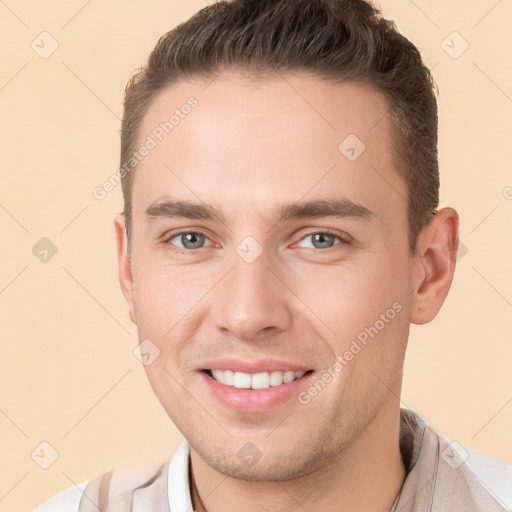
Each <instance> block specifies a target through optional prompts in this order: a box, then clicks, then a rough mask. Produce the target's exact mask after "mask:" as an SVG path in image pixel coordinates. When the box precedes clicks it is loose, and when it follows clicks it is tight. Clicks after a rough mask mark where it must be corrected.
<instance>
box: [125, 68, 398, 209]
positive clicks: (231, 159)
mask: <svg viewBox="0 0 512 512" xmlns="http://www.w3.org/2000/svg"><path fill="white" fill-rule="evenodd" d="M190 105H193V107H190ZM387 113H388V106H387V102H386V100H385V98H384V96H383V95H382V94H381V93H379V92H378V91H376V90H374V89H373V88H371V87H370V86H368V85H366V84H363V83H338V84H333V83H329V82H326V81H324V80H321V79H319V78H316V77H312V76H308V75H304V74H303V75H275V76H274V77H272V78H267V79H265V80H251V79H250V78H247V77H242V76H241V75H238V74H236V73H235V72H226V73H223V74H221V75H220V76H218V77H217V78H215V79H212V78H209V79H201V80H193V81H192V80H186V81H185V80H183V81H179V82H176V83H174V84H172V85H171V86H169V87H167V88H165V89H164V90H162V91H161V92H160V93H159V94H158V95H157V96H156V97H155V99H154V100H153V102H152V104H151V105H150V107H149V108H148V111H147V112H146V114H145V116H144V118H143V121H142V123H141V127H140V131H139V144H140V145H142V144H144V142H145V141H148V140H149V139H151V140H152V141H153V143H154V147H153V148H152V149H151V151H150V152H149V154H148V155H147V156H146V157H145V158H144V159H142V160H141V161H140V163H139V164H138V166H137V170H136V173H135V179H134V190H133V193H132V195H133V206H134V210H135V209H137V208H139V210H140V211H141V212H142V211H143V209H144V208H145V207H147V206H148V204H149V203H150V202H154V200H155V199H157V198H158V197H161V196H163V195H170V196H173V197H176V198H178V199H194V200H197V199H200V200H201V201H205V202H207V203H208V204H212V205H214V206H216V207H217V209H219V210H227V211H226V216H227V217H228V216H229V215H230V212H229V208H230V207H232V208H233V212H231V213H233V215H234V211H235V210H236V211H240V208H244V207H245V208H246V209H249V208H251V211H253V212H254V214H255V215H256V214H258V215H261V214H263V210H265V209H268V207H269V205H270V204H275V206H276V207H277V206H279V205H280V204H284V203H289V202H290V200H294V201H299V200H301V198H304V197H305V196H308V197H307V199H313V198H315V197H316V198H318V197H323V198H326V197H331V198H332V197H333V196H334V195H336V194H338V195H342V196H344V197H349V198H351V199H352V200H353V201H355V202H357V203H359V204H363V205H365V206H367V207H368V208H371V209H372V210H374V211H379V212H381V213H384V212H385V210H386V209H389V210H394V211H395V213H396V209H397V201H402V202H404V198H405V197H406V192H405V188H404V184H403V183H402V180H401V179H400V178H399V176H398V174H397V172H396V170H395V165H394V162H393V157H392V152H391V149H392V146H391V125H390V116H388V115H387ZM402 209H405V202H404V205H403V208H402ZM134 213H135V211H134Z"/></svg>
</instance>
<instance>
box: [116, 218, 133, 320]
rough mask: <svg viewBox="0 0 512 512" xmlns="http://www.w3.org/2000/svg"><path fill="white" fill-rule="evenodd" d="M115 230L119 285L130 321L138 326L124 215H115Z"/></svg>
mask: <svg viewBox="0 0 512 512" xmlns="http://www.w3.org/2000/svg"><path fill="white" fill-rule="evenodd" d="M114 229H115V234H116V243H117V261H118V266H119V284H120V285H121V290H122V291H123V295H124V298H125V299H126V302H127V303H128V310H129V313H130V320H131V321H132V322H133V323H134V324H136V323H137V321H136V318H135V307H134V301H133V277H132V269H131V260H130V257H129V256H128V250H127V240H126V224H125V218H124V215H123V214H122V213H116V214H115V215H114Z"/></svg>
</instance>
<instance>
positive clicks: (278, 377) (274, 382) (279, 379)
mask: <svg viewBox="0 0 512 512" xmlns="http://www.w3.org/2000/svg"><path fill="white" fill-rule="evenodd" d="M282 383H283V372H272V373H271V374H270V385H271V386H280V385H281V384H282Z"/></svg>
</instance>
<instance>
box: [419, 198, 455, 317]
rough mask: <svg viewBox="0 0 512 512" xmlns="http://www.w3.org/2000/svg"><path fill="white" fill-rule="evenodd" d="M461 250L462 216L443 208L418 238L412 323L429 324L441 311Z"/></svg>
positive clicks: (450, 209)
mask: <svg viewBox="0 0 512 512" xmlns="http://www.w3.org/2000/svg"><path fill="white" fill-rule="evenodd" d="M458 247H459V215H458V213H457V212H456V211H455V210H454V209H453V208H443V209H441V210H439V211H438V212H437V213H436V214H435V215H434V217H433V218H432V221H431V222H430V225H429V226H428V227H427V228H425V230H424V232H423V233H422V234H421V235H420V237H419V239H418V254H417V256H416V257H415V263H414V289H413V292H412V293H413V301H412V309H411V322H412V323H414V324H426V323H428V322H430V321H431V320H433V319H434V318H435V316H436V315H437V313H438V312H439V310H440V309H441V306H442V305H443V303H444V300H445V298H446V296H447V295H448V291H449V289H450V286H451V283H452V279H453V274H454V272H455V263H456V260H457V249H458Z"/></svg>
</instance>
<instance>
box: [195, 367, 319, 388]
mask: <svg viewBox="0 0 512 512" xmlns="http://www.w3.org/2000/svg"><path fill="white" fill-rule="evenodd" d="M203 371H204V372H205V373H206V374H207V375H209V376H210V377H211V378H212V379H214V380H216V381H217V382H219V383H220V384H224V385H225V386H230V387H234V388H238V389H268V388H270V387H277V386H282V385H286V384H288V383H289V382H293V381H295V380H297V379H300V378H302V377H303V376H304V375H306V374H309V373H311V372H313V370H308V371H305V372H292V371H273V372H259V373H245V372H234V371H232V370H218V369H209V370H203Z"/></svg>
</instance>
